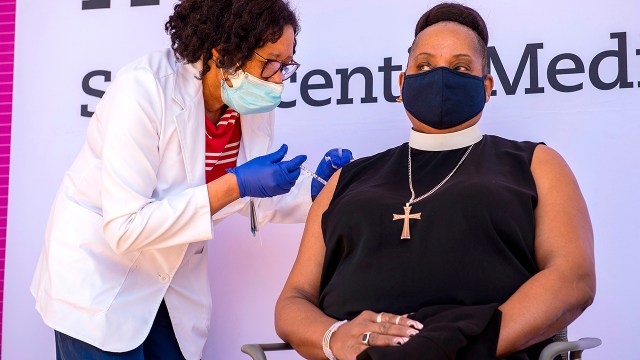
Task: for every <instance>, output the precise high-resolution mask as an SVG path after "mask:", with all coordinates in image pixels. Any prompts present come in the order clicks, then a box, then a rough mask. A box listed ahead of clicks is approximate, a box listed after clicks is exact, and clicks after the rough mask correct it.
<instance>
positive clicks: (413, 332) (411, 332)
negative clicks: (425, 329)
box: [407, 330, 418, 336]
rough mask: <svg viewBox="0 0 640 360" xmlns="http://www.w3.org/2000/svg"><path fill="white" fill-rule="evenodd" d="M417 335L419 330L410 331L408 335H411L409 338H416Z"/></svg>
mask: <svg viewBox="0 0 640 360" xmlns="http://www.w3.org/2000/svg"><path fill="white" fill-rule="evenodd" d="M417 333H418V330H409V331H407V335H409V336H414V335H416V334H417Z"/></svg>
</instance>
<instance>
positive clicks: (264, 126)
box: [238, 111, 275, 165]
mask: <svg viewBox="0 0 640 360" xmlns="http://www.w3.org/2000/svg"><path fill="white" fill-rule="evenodd" d="M274 120H275V116H274V112H273V111H271V112H268V113H261V114H252V115H241V116H240V126H241V128H242V140H241V143H240V152H239V154H238V165H240V164H243V163H245V162H247V161H249V160H251V159H253V158H255V157H258V156H262V155H265V154H266V153H267V152H268V151H269V148H270V147H271V144H272V142H273V127H274Z"/></svg>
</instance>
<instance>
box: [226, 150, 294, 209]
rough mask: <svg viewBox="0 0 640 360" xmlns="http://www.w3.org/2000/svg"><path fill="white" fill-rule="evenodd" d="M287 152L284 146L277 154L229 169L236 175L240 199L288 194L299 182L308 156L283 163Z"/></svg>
mask: <svg viewBox="0 0 640 360" xmlns="http://www.w3.org/2000/svg"><path fill="white" fill-rule="evenodd" d="M287 150H288V147H287V145H286V144H284V145H282V147H280V149H279V150H278V151H276V152H273V153H271V154H267V155H264V156H259V157H257V158H255V159H252V160H250V161H248V162H246V163H244V164H242V165H240V166H237V167H235V168H233V169H227V172H230V173H233V174H235V175H236V179H237V181H238V188H239V189H240V197H245V196H251V197H257V198H265V197H272V196H276V195H282V194H286V193H288V192H289V190H291V188H292V187H293V185H295V183H296V180H298V177H299V176H300V165H302V163H303V162H305V161H306V160H307V156H306V155H298V156H296V157H294V158H293V159H291V160H289V161H282V159H283V158H284V156H285V155H286V154H287Z"/></svg>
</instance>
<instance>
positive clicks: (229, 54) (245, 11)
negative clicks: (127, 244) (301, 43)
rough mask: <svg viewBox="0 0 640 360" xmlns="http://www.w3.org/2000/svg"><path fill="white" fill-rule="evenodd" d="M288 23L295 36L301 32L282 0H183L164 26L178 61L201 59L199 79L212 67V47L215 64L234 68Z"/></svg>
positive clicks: (279, 33)
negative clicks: (214, 52)
mask: <svg viewBox="0 0 640 360" xmlns="http://www.w3.org/2000/svg"><path fill="white" fill-rule="evenodd" d="M287 25H290V26H291V27H293V31H294V33H295V34H296V35H297V34H298V33H299V32H300V25H299V24H298V19H297V17H296V14H295V13H294V12H293V10H292V9H291V8H290V7H289V4H288V2H286V1H283V0H182V1H180V2H179V3H178V4H176V5H175V7H174V8H173V15H171V16H169V20H168V21H167V22H166V23H165V25H164V29H165V31H166V32H167V34H169V35H170V36H171V48H172V49H173V52H174V54H175V55H176V57H177V58H178V59H179V60H180V61H183V62H186V63H195V62H198V61H199V60H201V59H202V60H203V68H202V72H201V73H200V78H202V77H204V75H205V74H206V73H207V72H209V70H211V66H209V60H211V59H212V57H213V55H212V53H211V50H212V49H217V51H218V53H219V55H220V56H219V58H218V59H214V62H215V64H216V66H217V67H219V68H223V69H228V70H231V71H234V70H236V69H239V68H241V67H243V66H244V65H245V64H246V63H247V61H249V59H251V57H252V56H253V52H254V51H255V50H256V49H258V48H260V47H262V46H264V45H266V44H267V42H276V41H278V40H279V39H280V37H282V33H283V31H284V28H285V26H287ZM295 45H296V44H295V42H294V53H295Z"/></svg>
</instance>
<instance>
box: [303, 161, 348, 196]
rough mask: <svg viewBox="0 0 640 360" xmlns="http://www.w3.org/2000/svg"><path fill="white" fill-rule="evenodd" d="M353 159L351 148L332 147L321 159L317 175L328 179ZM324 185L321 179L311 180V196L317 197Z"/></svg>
mask: <svg viewBox="0 0 640 360" xmlns="http://www.w3.org/2000/svg"><path fill="white" fill-rule="evenodd" d="M351 160H353V154H352V153H351V150H349V149H341V150H340V149H331V150H329V151H327V153H326V154H324V158H323V159H322V160H320V164H318V168H317V169H316V175H318V176H319V177H321V178H323V179H324V180H326V181H328V180H329V178H330V177H331V175H333V174H334V173H335V172H336V171H338V169H340V168H341V167H343V166H345V165H347V164H348V163H349V162H350V161H351ZM323 187H324V184H322V183H321V182H320V181H318V180H316V179H313V181H312V182H311V198H312V199H315V198H316V196H318V194H320V190H322V188H323Z"/></svg>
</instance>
